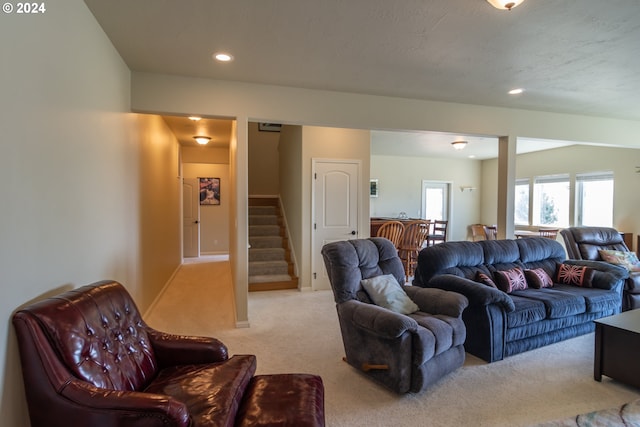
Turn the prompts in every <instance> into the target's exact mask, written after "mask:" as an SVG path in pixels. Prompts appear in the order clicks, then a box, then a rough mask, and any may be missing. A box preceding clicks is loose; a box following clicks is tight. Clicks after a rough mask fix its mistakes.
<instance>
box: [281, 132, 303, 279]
mask: <svg viewBox="0 0 640 427" xmlns="http://www.w3.org/2000/svg"><path fill="white" fill-rule="evenodd" d="M278 156H279V157H278V164H279V166H280V168H279V171H278V176H279V181H280V199H281V200H282V207H283V214H284V218H285V222H286V223H287V229H288V230H289V237H290V239H291V240H290V241H291V246H292V252H291V253H292V254H293V258H294V263H295V265H296V268H297V267H298V265H299V263H298V260H301V259H302V247H303V232H302V224H303V216H302V206H303V202H302V201H303V200H304V197H303V189H302V188H303V187H302V186H303V184H302V179H301V177H302V126H290V125H287V126H283V127H282V131H281V132H280V146H279V150H278ZM297 274H298V276H299V275H300V271H299V269H298V270H297ZM300 282H301V281H299V285H300V284H301V283H300Z"/></svg>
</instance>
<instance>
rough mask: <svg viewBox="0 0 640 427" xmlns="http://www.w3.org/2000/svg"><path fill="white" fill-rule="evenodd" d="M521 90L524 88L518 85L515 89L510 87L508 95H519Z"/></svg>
mask: <svg viewBox="0 0 640 427" xmlns="http://www.w3.org/2000/svg"><path fill="white" fill-rule="evenodd" d="M522 92H524V89H522V88H521V87H519V88H517V89H511V90H510V91H509V92H508V93H509V95H520V94H521V93H522Z"/></svg>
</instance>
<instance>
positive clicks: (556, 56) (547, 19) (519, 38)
mask: <svg viewBox="0 0 640 427" xmlns="http://www.w3.org/2000/svg"><path fill="white" fill-rule="evenodd" d="M85 3H86V4H87V5H88V6H89V8H90V10H91V11H92V12H93V14H94V15H95V17H96V19H97V21H98V22H99V23H100V25H101V26H102V27H103V29H104V30H105V32H106V34H107V35H108V36H109V38H110V39H111V41H112V42H113V44H114V46H115V47H116V49H117V50H118V52H119V53H120V55H121V56H122V58H123V59H124V61H125V62H126V63H127V65H128V66H129V67H130V68H131V69H132V70H135V71H146V72H154V73H165V74H175V75H183V76H194V77H204V78H212V79H221V80H234V81H243V82H253V83H262V84H274V85H285V86H293V87H301V88H312V89H321V90H333V91H345V92H353V93H365V94H376V95H385V96H397V97H403V98H414V99H429V100H436V101H448V102H459V103H467V104H479V105H489V106H497V107H507V108H521V109H531V110H543V111H552V112H561V113H574V114H584V115H595V116H603V117H614V118H623V119H632V120H640V102H639V101H638V96H639V95H640V1H638V0H609V1H602V0H525V2H524V3H523V4H522V5H520V6H518V7H517V8H515V9H513V10H511V11H501V10H497V9H494V8H493V7H491V6H490V5H489V4H488V3H487V2H486V1H485V0H403V1H390V0H349V1H337V0H321V1H318V0H259V1H257V0H181V1H174V0H135V1H131V0H109V1H105V0H85ZM217 51H226V52H228V53H231V54H232V55H233V56H234V58H235V59H234V61H233V62H230V63H217V62H216V61H214V60H213V59H212V56H211V55H212V53H214V52H217ZM515 87H523V88H524V89H525V92H524V93H523V94H522V95H517V96H510V95H508V94H507V91H508V90H509V89H512V88H515ZM405 136H406V135H405ZM447 137H450V135H448V136H447ZM449 142H450V141H449ZM467 148H471V144H470V145H469V147H467Z"/></svg>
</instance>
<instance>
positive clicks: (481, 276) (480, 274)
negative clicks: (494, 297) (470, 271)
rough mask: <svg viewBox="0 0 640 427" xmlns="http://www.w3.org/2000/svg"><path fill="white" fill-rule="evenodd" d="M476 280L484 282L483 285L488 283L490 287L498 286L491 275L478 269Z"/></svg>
mask: <svg viewBox="0 0 640 427" xmlns="http://www.w3.org/2000/svg"><path fill="white" fill-rule="evenodd" d="M475 281H476V282H478V283H482V284H483V285H487V286H489V287H490V288H496V289H497V288H498V287H497V286H496V284H495V282H494V281H493V279H492V278H491V277H489V275H487V274H485V273H483V272H482V271H478V272H477V273H476V279H475Z"/></svg>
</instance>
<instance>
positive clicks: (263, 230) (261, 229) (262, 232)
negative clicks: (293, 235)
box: [249, 225, 280, 237]
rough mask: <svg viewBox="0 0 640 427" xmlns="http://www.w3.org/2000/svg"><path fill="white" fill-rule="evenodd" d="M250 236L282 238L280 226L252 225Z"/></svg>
mask: <svg viewBox="0 0 640 427" xmlns="http://www.w3.org/2000/svg"><path fill="white" fill-rule="evenodd" d="M249 236H252V237H258V236H280V226H279V225H250V226H249Z"/></svg>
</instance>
